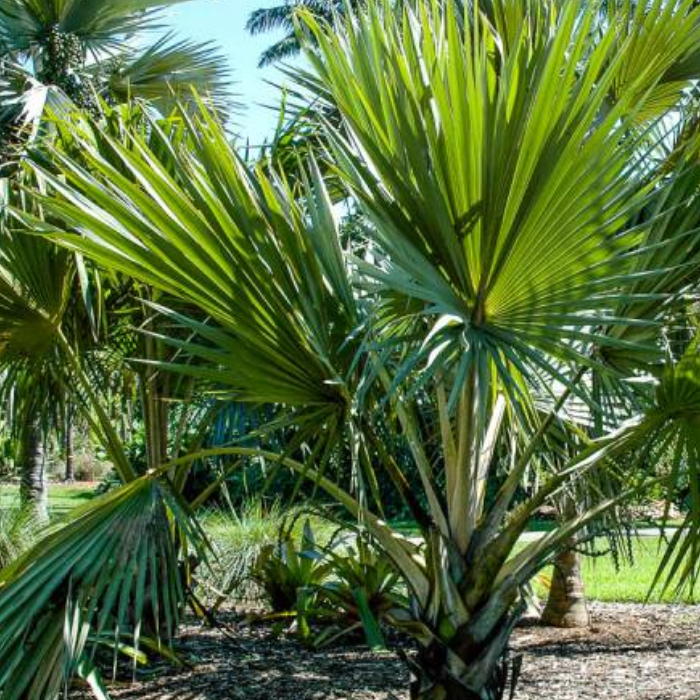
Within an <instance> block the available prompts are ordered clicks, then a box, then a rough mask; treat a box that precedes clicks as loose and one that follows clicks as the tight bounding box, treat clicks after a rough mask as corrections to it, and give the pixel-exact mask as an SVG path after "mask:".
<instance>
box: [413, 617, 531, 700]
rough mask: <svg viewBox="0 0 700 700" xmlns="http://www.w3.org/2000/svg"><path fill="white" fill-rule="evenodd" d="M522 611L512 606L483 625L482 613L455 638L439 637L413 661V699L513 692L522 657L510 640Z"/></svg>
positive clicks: (489, 699)
mask: <svg viewBox="0 0 700 700" xmlns="http://www.w3.org/2000/svg"><path fill="white" fill-rule="evenodd" d="M521 613H522V607H518V608H517V609H513V610H511V611H510V612H509V613H508V614H507V615H506V616H504V618H502V619H501V620H499V621H498V622H496V623H495V624H493V625H492V626H490V630H489V631H490V634H488V633H487V638H486V639H485V640H483V641H478V642H477V641H475V639H479V640H481V638H482V637H483V636H484V633H485V631H484V630H483V629H479V628H480V626H481V623H480V622H478V620H479V616H478V615H477V616H476V617H475V618H474V621H473V622H472V623H469V624H467V625H465V626H464V627H463V628H462V629H461V630H459V631H458V632H457V633H456V634H455V635H454V636H452V637H451V639H450V640H449V641H448V640H445V641H442V640H437V639H436V640H435V641H433V642H432V643H431V644H430V646H428V647H427V648H424V649H422V650H421V651H420V652H419V653H418V655H417V657H416V658H415V660H412V661H410V662H409V666H410V668H411V672H412V679H411V690H410V697H411V700H502V699H503V698H507V697H510V695H511V694H512V692H513V690H514V688H515V684H516V682H517V677H518V674H519V668H520V658H515V659H510V658H509V654H508V649H507V645H508V640H509V639H510V636H511V634H512V631H513V628H514V627H515V624H516V623H517V621H518V619H519V618H520V615H521Z"/></svg>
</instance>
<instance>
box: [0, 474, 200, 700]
mask: <svg viewBox="0 0 700 700" xmlns="http://www.w3.org/2000/svg"><path fill="white" fill-rule="evenodd" d="M180 528H181V529H182V531H183V533H184V535H185V536H186V538H187V540H188V541H189V542H190V543H191V544H192V545H194V546H198V545H201V543H202V542H203V539H202V535H201V532H200V531H199V530H197V528H196V526H194V525H193V524H192V523H191V521H190V519H189V517H188V516H187V514H186V511H185V510H183V506H182V505H181V503H180V501H179V499H178V498H177V497H175V496H174V495H173V493H172V491H171V490H170V488H169V487H168V486H167V484H164V483H161V482H159V481H158V480H157V479H156V478H154V477H153V476H148V477H142V478H141V479H139V480H137V481H134V482H132V483H131V484H129V485H127V486H124V487H122V488H120V489H117V490H115V491H113V492H110V493H109V494H107V495H105V496H103V497H101V498H99V499H97V500H96V501H94V502H92V503H90V504H89V505H87V506H84V507H82V508H80V509H78V510H77V511H74V512H73V513H72V514H71V522H70V524H68V525H65V526H62V527H59V528H58V529H56V530H55V531H54V532H52V533H51V534H49V535H48V536H47V537H45V538H44V539H42V540H40V541H39V542H38V543H37V544H36V545H35V547H34V548H32V549H31V550H30V551H29V552H28V553H27V554H25V555H24V556H23V557H21V558H20V559H18V560H17V561H16V562H14V563H13V564H12V565H10V566H9V567H7V568H6V569H4V570H3V571H2V572H1V573H0V621H1V624H0V630H1V631H0V689H2V694H3V697H4V698H12V699H14V698H29V699H30V700H44V699H45V698H46V699H49V698H50V699H52V700H53V699H55V698H57V697H59V696H60V693H61V691H62V689H63V688H64V687H67V683H68V682H69V681H70V680H71V678H72V676H73V675H74V674H75V673H77V672H78V670H79V667H81V666H82V668H83V669H85V666H86V665H89V660H90V658H91V657H92V655H93V654H94V651H95V650H96V647H95V646H93V644H94V643H95V642H94V641H91V639H92V640H97V639H98V638H103V637H104V636H107V637H109V638H111V639H112V640H113V642H114V644H115V645H119V644H120V643H122V641H126V640H128V641H129V643H130V644H131V645H132V646H133V648H134V649H135V650H136V651H138V649H139V643H140V637H141V635H142V634H145V633H146V630H148V633H149V634H150V635H152V636H155V637H157V638H158V639H159V640H160V642H161V643H162V644H165V645H169V644H171V643H172V638H173V635H174V632H175V629H176V626H177V624H178V620H179V618H180V615H181V612H182V608H183V605H184V602H185V600H186V596H187V583H186V579H185V578H183V572H184V571H185V569H184V568H183V566H184V565H183V563H182V560H181V556H180V549H179V544H178V542H179V540H178V537H179V535H178V534H177V533H178V530H179V529H180ZM115 653H116V651H115Z"/></svg>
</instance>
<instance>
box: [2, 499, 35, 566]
mask: <svg viewBox="0 0 700 700" xmlns="http://www.w3.org/2000/svg"><path fill="white" fill-rule="evenodd" d="M38 531H39V528H38V526H37V523H36V522H35V520H34V518H33V517H32V515H31V513H29V512H27V511H26V510H24V509H22V508H17V507H10V508H7V507H2V506H0V570H2V569H4V568H5V567H7V566H9V565H10V564H11V563H12V562H13V561H15V560H16V559H18V558H19V557H20V556H21V555H22V554H24V553H25V552H26V551H27V550H28V549H29V548H30V547H31V545H32V544H33V543H34V541H35V539H36V537H37V534H38Z"/></svg>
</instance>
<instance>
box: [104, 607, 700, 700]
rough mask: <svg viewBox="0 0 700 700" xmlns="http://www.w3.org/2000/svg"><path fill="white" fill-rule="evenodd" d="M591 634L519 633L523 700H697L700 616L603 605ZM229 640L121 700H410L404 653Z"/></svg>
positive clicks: (207, 637)
mask: <svg viewBox="0 0 700 700" xmlns="http://www.w3.org/2000/svg"><path fill="white" fill-rule="evenodd" d="M592 617H593V625H592V627H591V628H590V629H588V630H554V629H550V628H545V627H539V626H533V627H525V628H522V629H520V630H518V631H517V632H516V634H515V638H514V641H513V648H514V652H515V653H518V654H522V655H523V666H522V676H521V681H520V684H519V686H518V690H517V691H516V695H515V698H516V700H535V699H537V700H540V699H546V700H549V699H551V700H608V699H611V700H697V699H699V698H700V607H699V606H695V607H676V606H667V605H654V606H646V607H644V606H641V605H622V604H616V605H611V604H594V605H593V606H592ZM225 622H226V624H227V630H228V631H227V632H226V633H224V631H222V630H214V629H208V628H202V627H201V626H198V625H197V626H194V625H193V626H188V627H187V628H186V629H185V630H184V635H183V637H182V640H181V645H180V653H181V655H182V656H183V657H184V658H186V659H188V660H189V661H190V662H191V663H192V664H193V668H192V669H185V668H183V669H173V668H167V669H166V668H163V667H156V668H154V669H152V673H153V677H152V678H151V679H149V680H146V679H143V680H141V681H139V682H138V683H136V684H133V685H121V684H118V685H116V686H114V687H113V688H112V695H113V697H114V698H115V699H116V698H119V699H120V700H136V699H137V698H138V699H140V700H156V699H158V700H161V699H166V698H177V699H178V700H234V699H235V700H238V699H240V700H380V699H381V700H392V699H393V700H406V699H407V698H408V694H407V692H406V688H407V684H408V674H407V672H406V669H405V667H404V665H403V663H402V662H401V661H400V660H399V659H398V658H397V655H396V653H395V652H381V653H372V652H370V651H368V650H366V649H363V648H362V647H359V646H358V647H334V648H330V649H326V650H323V651H316V652H312V651H309V650H307V649H305V648H304V647H303V646H301V645H300V644H298V643H297V642H296V641H295V640H293V639H288V638H278V637H275V636H274V634H273V633H272V630H271V628H270V627H269V626H265V625H249V624H246V623H245V622H244V621H243V620H242V618H240V617H236V616H234V615H231V617H230V618H229V619H227V620H225Z"/></svg>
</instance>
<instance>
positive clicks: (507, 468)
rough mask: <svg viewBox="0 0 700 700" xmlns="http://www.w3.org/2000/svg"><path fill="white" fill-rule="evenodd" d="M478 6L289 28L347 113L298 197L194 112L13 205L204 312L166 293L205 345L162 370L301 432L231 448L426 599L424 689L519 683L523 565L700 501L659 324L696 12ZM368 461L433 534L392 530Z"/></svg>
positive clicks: (422, 6) (683, 243)
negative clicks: (343, 515)
mask: <svg viewBox="0 0 700 700" xmlns="http://www.w3.org/2000/svg"><path fill="white" fill-rule="evenodd" d="M465 5H466V6H465V7H464V10H463V12H462V11H457V10H456V9H455V7H454V5H453V4H452V3H444V4H443V3H441V2H439V1H438V0H433V1H431V0H419V1H417V2H416V3H414V4H412V7H406V8H404V10H403V11H402V12H400V13H396V12H394V10H393V7H392V5H391V4H390V3H388V2H387V3H382V2H379V1H378V0H377V1H375V2H370V3H368V7H367V9H366V10H362V11H361V12H358V13H357V14H356V15H352V14H351V15H349V16H348V18H347V22H346V24H345V25H344V30H343V31H336V30H335V29H333V28H332V27H330V26H329V25H326V24H323V23H321V22H319V21H317V20H316V19H314V17H313V16H310V15H309V16H306V17H304V18H303V22H302V24H301V25H300V27H299V31H300V33H301V36H303V35H304V33H309V32H310V33H311V34H313V39H314V40H313V42H310V44H311V45H312V46H313V48H312V49H310V50H309V61H310V64H311V69H310V71H309V72H308V73H307V74H305V75H303V76H301V77H300V83H302V84H303V85H304V86H305V87H307V88H308V87H313V86H314V85H316V86H318V89H319V91H320V92H321V93H322V94H323V99H324V100H326V101H327V102H328V103H329V104H330V105H331V106H332V107H333V108H334V109H335V110H337V113H338V115H339V118H340V122H339V123H336V122H335V121H334V123H333V124H326V125H325V126H324V128H325V131H326V133H325V135H324V140H323V142H324V143H326V144H328V147H327V148H328V150H327V152H322V153H319V154H317V155H316V158H317V159H319V160H321V159H323V160H324V167H323V168H320V167H318V166H317V164H316V161H315V160H314V158H309V159H308V160H307V162H305V163H303V164H302V165H303V167H302V168H301V170H296V171H295V177H294V184H293V185H292V184H290V183H289V181H288V180H287V179H286V178H285V174H284V173H282V172H275V171H274V168H270V167H262V166H261V167H259V168H250V167H248V166H247V165H246V164H245V163H244V162H243V161H242V160H241V158H240V157H239V156H238V155H237V154H236V151H235V149H234V148H233V147H232V146H231V145H230V143H229V142H228V140H227V138H226V135H225V132H224V131H223V129H222V128H221V127H220V125H219V124H218V123H217V121H216V119H215V117H213V116H211V115H210V114H208V113H207V112H206V111H203V112H202V113H201V114H199V115H196V116H188V115H187V113H186V112H183V114H182V120H183V123H184V124H186V128H187V131H188V138H186V139H183V138H177V139H173V138H170V136H169V134H168V133H167V132H165V131H163V130H162V129H160V126H159V124H158V123H157V122H154V123H153V127H152V129H151V133H152V134H159V133H160V134H161V136H162V141H161V144H160V147H159V148H157V149H153V148H150V147H149V144H148V143H147V142H146V141H145V139H144V138H143V137H141V136H140V135H139V134H138V133H127V134H126V135H125V136H124V137H123V138H121V139H118V138H104V139H102V141H101V147H100V148H95V147H92V146H91V144H90V141H89V139H87V140H86V141H85V147H84V148H82V149H79V150H80V152H81V157H80V158H69V157H66V156H63V155H61V154H60V153H56V154H55V157H54V159H53V161H54V162H53V166H52V167H51V168H48V167H43V166H41V165H39V164H37V165H35V166H34V169H35V171H36V172H37V173H38V174H39V175H40V176H41V178H42V182H44V183H45V184H46V190H45V192H35V193H34V196H35V197H36V198H37V200H38V202H39V203H40V204H41V206H42V209H43V211H45V212H48V213H50V217H51V218H50V223H46V221H42V220H39V219H34V218H32V217H31V216H28V215H23V216H22V217H21V218H22V220H23V222H24V225H25V226H28V227H31V228H33V229H34V230H35V231H36V232H42V233H44V234H45V235H49V236H51V237H53V238H54V239H55V240H57V241H59V242H60V243H61V245H64V246H66V247H68V248H69V249H72V250H77V251H80V252H81V253H82V254H84V255H86V256H88V257H90V258H92V259H93V260H94V261H96V262H97V263H98V264H99V265H102V266H104V267H105V268H108V269H110V270H119V271H121V272H122V273H126V274H129V275H131V276H133V277H135V278H137V279H140V280H142V281H143V282H145V283H147V284H149V285H152V286H153V287H154V288H157V289H160V290H162V291H164V292H166V293H167V294H168V295H170V296H171V297H174V298H178V299H180V300H182V301H184V302H187V304H189V305H192V306H194V307H196V308H198V309H199V310H200V312H201V313H200V314H198V315H197V317H196V318H194V317H189V316H188V315H187V314H186V313H182V312H180V313H178V312H176V311H175V310H173V309H168V308H163V306H162V305H161V306H160V307H159V311H160V312H161V313H163V314H165V315H166V316H168V317H169V318H170V319H171V321H172V323H173V324H174V326H177V327H178V328H179V329H181V328H182V327H184V328H186V329H188V330H189V332H190V333H191V335H190V337H189V339H180V340H178V339H177V338H174V337H173V338H169V339H168V338H164V337H162V335H161V336H159V340H162V341H165V342H170V343H171V344H173V345H174V346H175V347H177V348H178V349H179V350H180V351H181V353H182V357H189V358H196V359H197V362H196V363H172V362H170V363H161V369H163V370H166V369H167V370H171V371H177V372H184V373H188V374H195V375H196V376H198V377H200V378H204V379H207V380H209V381H213V382H215V383H216V386H217V388H218V390H219V391H222V390H223V389H224V388H228V389H229V390H230V393H231V395H233V396H235V397H236V399H237V400H238V401H242V402H249V403H253V404H259V403H270V404H275V405H277V406H280V407H281V410H280V412H278V413H277V417H276V422H275V425H273V426H270V430H273V429H274V428H280V427H284V428H285V430H286V434H287V435H288V436H289V444H288V445H286V447H285V449H283V450H273V449H271V448H270V449H268V450H263V449H260V448H255V447H236V446H233V447H230V448H225V449H220V450H216V451H215V452H216V454H219V455H222V454H230V455H232V456H233V457H235V458H236V459H240V458H241V457H243V458H246V457H250V458H259V457H264V458H265V459H268V460H273V461H276V462H277V463H278V464H280V465H281V466H283V467H287V468H290V469H293V470H295V471H296V472H298V474H299V475H300V477H302V478H306V479H312V480H315V482H316V483H317V484H318V486H319V487H320V488H322V489H324V490H325V491H326V492H327V493H328V494H329V495H330V496H332V497H333V498H335V499H337V501H339V502H340V503H341V504H342V505H344V506H345V507H346V508H347V509H348V511H349V512H350V513H352V514H353V515H354V516H356V517H358V518H359V519H360V521H361V522H362V524H363V525H364V527H365V528H366V529H367V530H368V531H369V532H370V533H371V535H372V537H373V538H374V540H375V542H376V543H377V545H378V546H379V547H381V548H382V550H383V552H384V553H385V554H386V556H387V557H388V558H389V559H390V560H391V561H392V562H393V564H394V566H395V567H396V568H397V570H398V571H399V572H400V573H401V575H402V577H403V578H404V580H405V582H406V585H407V588H408V591H409V592H410V597H411V607H410V612H408V613H407V612H406V611H401V610H397V611H394V613H393V621H394V622H395V624H397V625H399V626H400V627H402V629H404V630H405V631H406V632H408V633H409V634H412V635H413V636H414V637H415V638H416V639H417V640H418V641H419V643H420V652H419V653H418V654H417V656H416V657H415V658H412V659H410V660H409V663H410V664H411V667H412V670H413V672H414V673H413V679H412V682H411V697H412V698H414V699H420V700H428V699H429V700H447V699H448V698H449V699H450V700H495V699H496V698H502V697H504V695H505V694H506V693H507V689H508V686H509V685H510V684H512V683H513V682H514V680H515V676H516V675H517V665H513V664H511V663H509V662H508V640H509V638H510V635H511V632H512V630H513V628H514V626H515V624H516V623H517V621H518V619H519V616H520V614H521V610H522V607H523V606H522V602H523V587H524V586H525V585H526V584H527V583H528V581H529V580H530V579H531V578H532V576H533V575H534V574H535V573H536V572H537V571H538V570H539V569H540V568H542V567H543V566H544V565H545V564H546V563H547V562H549V561H550V560H551V558H552V557H553V556H554V555H555V554H556V552H557V551H558V550H559V549H560V548H561V547H562V546H564V545H565V544H567V543H568V544H570V543H571V542H572V541H574V542H575V541H577V540H578V539H581V538H586V537H589V536H590V532H591V531H590V528H591V527H592V526H593V525H594V524H595V523H596V522H597V521H598V519H599V518H601V517H602V516H604V515H605V514H606V513H607V512H609V511H610V510H611V509H612V508H614V507H615V506H616V505H617V504H618V503H620V502H621V501H623V500H624V499H625V498H626V497H627V496H628V495H629V494H631V493H634V491H635V490H636V489H637V488H639V487H640V485H641V484H644V483H646V484H649V483H651V482H652V481H655V482H660V483H661V484H662V485H665V486H666V487H667V488H668V489H669V492H672V491H673V490H675V489H677V488H678V487H679V484H680V483H681V482H683V483H690V484H691V485H692V486H691V488H690V493H691V496H692V497H693V499H695V500H697V499H696V498H695V496H697V492H698V489H697V448H696V441H697V437H696V435H697V431H695V432H694V426H695V425H696V423H697V420H698V405H697V387H698V385H699V382H700V376H699V375H698V371H697V358H696V354H695V353H696V347H695V345H694V344H693V343H689V342H687V338H686V339H685V340H682V341H680V340H679V341H678V342H670V341H669V338H670V336H671V335H673V334H674V333H675V332H676V330H677V327H678V325H679V324H680V323H681V322H682V319H683V318H686V317H687V314H685V313H684V311H685V310H686V309H687V308H688V305H689V304H690V305H692V304H693V303H694V302H693V299H694V294H695V289H696V283H697V277H698V270H699V264H700V263H699V257H698V250H699V248H698V236H699V234H698V224H699V223H700V201H699V199H698V189H697V183H698V180H697V173H698V161H697V159H698V150H697V145H698V144H697V139H696V138H695V137H694V136H693V130H692V128H690V129H689V130H686V129H680V130H679V129H675V127H671V126H669V124H675V125H678V124H684V123H685V124H686V125H688V126H691V125H692V123H693V118H692V114H691V115H690V116H688V114H687V113H686V111H687V105H688V101H687V94H688V90H689V89H690V88H691V87H692V81H693V80H694V79H695V78H696V77H697V69H698V54H697V47H698V46H699V45H700V43H699V41H700V9H698V8H697V7H695V3H694V2H691V1H690V0H684V1H680V2H667V1H664V0H655V1H654V2H651V3H647V4H644V5H642V4H638V5H635V6H633V5H631V4H630V3H626V2H619V3H616V2H608V3H606V4H605V5H602V4H600V3H595V2H590V3H580V2H575V1H574V0H530V1H528V2H521V1H520V0H492V1H490V2H483V3H477V2H474V3H465ZM660 131H661V132H664V133H661V135H659V132H660ZM665 132H668V133H665ZM681 132H682V134H683V136H682V138H681V137H680V136H679V134H680V133H681ZM81 138H85V137H84V136H81V134H80V133H77V134H76V139H81ZM164 162H167V167H166V166H165V165H164ZM54 169H55V170H57V171H59V172H60V176H56V175H55V174H54ZM299 172H305V173H306V176H305V177H303V176H302V175H299ZM321 172H330V173H331V176H332V177H333V183H334V186H335V185H337V181H341V182H342V183H343V184H344V187H345V188H346V191H347V193H348V197H351V198H352V199H353V200H354V202H355V203H356V205H357V206H358V207H359V208H360V210H361V211H362V212H363V214H364V216H365V217H366V220H367V225H366V226H365V227H363V228H364V230H365V231H366V235H367V238H368V240H367V241H363V246H362V249H363V251H364V255H363V256H361V257H359V256H354V255H353V254H352V250H346V249H344V248H343V246H342V245H341V237H340V236H339V233H338V225H337V207H336V206H335V205H334V204H333V202H332V200H331V198H330V197H329V196H328V193H327V190H326V185H325V183H324V178H323V177H322V175H321ZM175 174H176V175H175ZM202 319H206V321H204V320H202ZM166 335H167V334H166ZM173 335H174V334H173ZM681 335H682V334H681ZM689 335H690V336H692V331H690V332H689ZM683 337H685V336H683ZM180 338H182V336H180ZM681 354H682V355H683V357H684V359H683V360H682V361H680V364H678V360H677V358H676V356H678V357H680V356H681ZM664 367H666V369H665V370H664ZM593 376H595V377H596V381H595V382H593V379H592V377H593ZM601 378H604V381H603V380H601ZM601 382H602V383H601ZM594 384H595V385H597V386H604V387H605V392H606V395H607V396H609V397H613V396H614V404H615V409H616V410H605V420H602V421H600V426H599V427H600V430H596V431H595V434H594V433H591V434H588V433H586V431H583V430H581V431H579V433H580V434H579V435H578V439H577V442H576V444H572V445H569V446H568V449H567V450H566V451H565V452H561V451H557V452H556V455H554V456H556V459H546V456H547V450H548V449H554V448H551V445H552V444H554V442H555V441H554V440H551V439H550V437H551V436H550V431H551V430H552V429H553V428H554V427H555V425H556V424H557V423H559V422H561V421H564V420H566V421H567V425H572V424H573V425H575V421H572V420H570V414H572V415H573V413H575V411H576V410H578V408H579V407H580V406H584V407H585V411H586V413H587V414H588V415H596V414H597V413H598V412H600V411H602V410H604V409H605V406H604V405H601V403H605V402H601V401H599V400H597V398H596V393H597V392H595V391H593V390H592V387H593V385H594ZM654 384H658V386H656V387H654ZM613 391H614V394H613V393H612V392H613ZM620 407H622V408H624V410H621V408H620ZM622 416H630V418H629V419H628V420H627V419H626V420H623V418H622ZM387 431H391V433H392V435H393V436H394V437H395V439H396V440H398V441H401V442H402V443H403V444H404V445H405V446H406V448H407V449H408V450H409V451H410V454H411V456H412V459H413V464H414V468H415V471H416V472H417V474H418V480H417V481H418V483H419V484H420V487H417V486H415V484H414V485H412V482H411V481H410V479H409V478H408V477H409V475H408V474H407V473H406V472H405V470H402V469H401V467H400V466H399V462H398V461H397V459H396V455H394V454H393V453H392V450H391V448H390V447H389V446H390V445H392V444H393V441H392V440H385V439H384V437H385V436H386V434H387ZM199 456H200V457H201V456H204V455H203V454H200V455H199ZM543 457H544V458H543ZM191 459H192V457H188V458H186V459H182V460H178V461H176V462H173V463H171V464H170V467H171V469H173V470H174V471H175V473H178V472H179V470H186V469H187V465H188V463H189V461H190V460H191ZM339 461H344V462H347V463H349V464H350V465H351V474H352V483H351V484H350V485H348V484H347V483H344V482H342V481H340V480H338V479H336V478H334V470H333V468H334V467H335V466H336V465H337V464H338V462H339ZM235 464H237V462H234V467H235ZM543 464H545V465H549V469H548V471H547V472H545V474H544V476H541V478H540V479H539V481H538V484H537V487H536V488H534V489H531V490H530V491H527V492H525V493H523V491H522V489H521V488H520V487H521V484H522V482H523V480H524V478H525V476H526V475H527V473H528V471H529V470H531V469H532V468H533V467H534V466H535V465H537V466H538V467H539V468H541V467H542V465H543ZM626 464H628V465H631V464H634V469H632V468H631V467H630V469H629V471H628V472H627V474H628V478H625V465H626ZM234 467H232V468H234ZM379 470H382V471H383V472H384V473H386V474H387V475H388V476H389V477H390V479H391V480H392V482H393V483H394V485H395V487H396V489H397V490H398V492H399V493H400V494H401V496H402V497H403V498H404V500H405V502H406V504H407V506H408V507H409V508H410V509H411V512H412V514H413V517H414V519H415V521H416V523H417V525H418V527H419V528H420V530H421V541H420V542H418V543H417V542H415V541H410V540H408V539H406V538H404V537H402V536H401V535H400V533H398V532H396V531H394V530H393V529H392V528H391V526H390V525H389V524H387V522H385V520H384V519H383V513H382V509H381V502H380V499H379V498H378V491H377V489H376V475H377V472H378V471H379ZM629 475H633V477H632V476H629ZM587 484H590V489H589V490H588V495H587V497H586V499H585V501H582V502H581V503H579V504H578V505H579V506H580V508H579V509H577V512H576V513H575V514H574V515H572V516H571V517H569V518H565V519H564V520H563V521H562V522H561V523H559V524H558V525H557V527H556V528H555V529H554V530H553V531H551V532H549V533H547V534H546V535H545V536H544V537H543V538H542V539H540V540H538V541H536V542H531V543H529V544H527V545H525V546H524V547H518V546H517V545H518V540H519V537H520V535H521V534H522V533H523V532H524V531H525V529H526V528H527V525H528V522H529V521H530V519H531V517H532V515H533V514H534V513H535V512H536V511H537V509H538V508H540V507H541V506H542V505H543V504H545V503H547V502H548V501H550V500H551V499H553V498H558V497H559V496H560V495H561V494H562V492H563V491H569V492H571V493H581V492H582V489H583V488H584V487H586V485H587ZM601 484H608V485H609V487H608V488H605V489H604V488H601V487H600V485H601ZM699 512H700V511H699V510H698V504H696V505H694V506H693V508H692V509H691V512H690V515H689V516H688V518H689V519H688V523H687V527H686V528H685V530H684V532H683V534H682V535H679V538H678V540H677V543H676V545H677V546H676V547H675V550H671V551H670V553H669V564H668V566H669V567H671V569H673V571H674V572H676V573H678V572H680V573H684V574H685V575H684V576H682V577H681V583H683V582H689V581H690V582H692V581H693V579H694V575H695V573H697V565H698V558H697V554H698V549H697V541H698V537H697V534H698V523H699V522H700V517H698V514H699Z"/></svg>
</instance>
